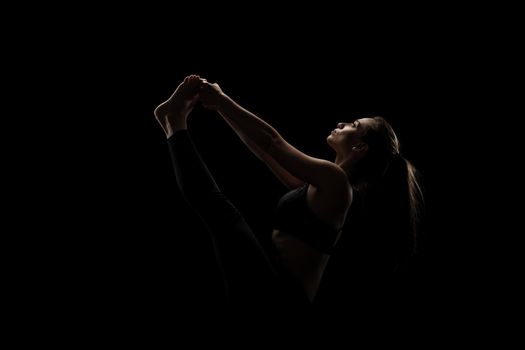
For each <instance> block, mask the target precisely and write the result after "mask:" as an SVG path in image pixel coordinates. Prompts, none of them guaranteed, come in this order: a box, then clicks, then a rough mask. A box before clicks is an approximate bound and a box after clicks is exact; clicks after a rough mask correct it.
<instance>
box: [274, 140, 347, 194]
mask: <svg viewBox="0 0 525 350" xmlns="http://www.w3.org/2000/svg"><path fill="white" fill-rule="evenodd" d="M268 154H269V155H270V156H271V157H272V158H273V159H275V161H276V162H277V163H279V165H281V166H282V167H283V168H284V169H286V170H287V171H289V172H290V173H291V174H292V175H294V176H295V177H297V178H299V179H300V180H302V181H304V182H307V183H309V184H311V185H313V186H314V187H317V188H321V189H322V188H327V189H330V188H333V189H336V188H341V187H340V186H343V185H344V186H348V180H347V175H346V173H345V172H344V171H343V169H341V168H340V167H339V166H338V165H336V164H335V163H333V162H330V161H327V160H324V159H319V158H315V157H311V156H309V155H306V154H304V153H303V152H301V151H299V150H298V149H297V148H295V147H293V146H292V145H290V144H289V143H288V142H286V140H284V139H283V138H282V137H280V136H279V137H277V138H275V139H274V140H272V142H271V144H270V146H269V149H268Z"/></svg>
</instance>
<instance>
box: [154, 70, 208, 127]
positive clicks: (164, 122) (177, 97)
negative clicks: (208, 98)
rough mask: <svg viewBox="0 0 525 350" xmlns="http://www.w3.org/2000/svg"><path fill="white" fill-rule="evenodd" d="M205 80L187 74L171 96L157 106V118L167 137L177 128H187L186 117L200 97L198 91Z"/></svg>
mask: <svg viewBox="0 0 525 350" xmlns="http://www.w3.org/2000/svg"><path fill="white" fill-rule="evenodd" d="M203 81H204V80H203V79H201V78H200V77H199V76H198V75H190V76H187V77H186V78H184V81H183V82H182V83H180V85H179V86H178V87H177V89H175V92H174V93H173V94H172V95H171V97H170V98H169V99H168V100H166V101H165V102H163V103H161V104H160V105H159V106H158V107H157V108H155V112H154V113H155V118H157V121H158V122H159V124H160V126H161V127H162V129H163V130H164V132H165V133H166V136H167V137H170V136H171V135H172V134H173V132H174V131H175V130H177V129H185V128H186V118H187V117H188V115H189V114H190V112H191V111H192V110H193V107H194V106H195V103H197V100H198V99H199V95H198V93H199V89H200V86H201V84H202V83H203Z"/></svg>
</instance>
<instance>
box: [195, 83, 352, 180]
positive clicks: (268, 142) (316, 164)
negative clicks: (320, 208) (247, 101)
mask: <svg viewBox="0 0 525 350" xmlns="http://www.w3.org/2000/svg"><path fill="white" fill-rule="evenodd" d="M200 99H201V101H202V103H203V104H204V106H205V107H207V108H210V109H215V110H217V111H218V112H219V113H220V114H221V115H222V116H223V117H224V119H225V120H226V121H227V122H228V123H229V124H230V125H231V126H232V128H233V129H234V130H235V132H236V133H237V134H238V135H239V137H240V138H241V140H242V141H243V142H244V143H245V144H246V145H247V146H248V147H249V148H250V149H251V150H252V152H254V153H255V154H256V155H257V156H258V157H259V158H260V159H261V160H263V161H264V162H265V163H266V164H267V165H268V167H270V169H271V170H272V171H273V172H274V174H276V175H277V177H278V178H279V179H281V181H283V183H285V185H287V186H288V187H290V188H293V187H297V186H300V185H301V184H303V183H304V182H308V183H309V184H311V185H313V186H314V187H317V188H320V189H330V190H336V189H341V188H342V187H341V186H343V185H344V186H347V182H346V181H347V180H346V179H347V177H346V174H345V173H344V171H343V170H342V169H341V168H339V167H338V166H337V165H336V164H334V163H332V162H329V161H326V160H322V159H318V158H314V157H310V156H308V155H306V154H304V153H302V152H301V151H299V150H297V149H296V148H295V147H293V146H292V145H290V144H289V143H288V142H286V141H285V140H284V139H283V137H282V136H281V135H280V134H279V133H278V132H277V131H276V130H275V129H274V128H273V127H272V126H271V125H269V124H268V123H266V122H265V121H264V120H262V119H261V118H259V117H257V116H256V115H254V114H253V113H251V112H249V111H248V110H246V109H244V108H243V107H241V106H240V105H238V104H237V103H236V102H235V101H233V100H232V99H231V98H230V97H229V96H227V95H226V94H224V93H223V92H222V90H221V89H220V87H219V86H218V85H217V84H209V83H204V84H203V85H202V87H201V91H200Z"/></svg>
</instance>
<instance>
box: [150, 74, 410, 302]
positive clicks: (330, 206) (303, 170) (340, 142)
mask: <svg viewBox="0 0 525 350" xmlns="http://www.w3.org/2000/svg"><path fill="white" fill-rule="evenodd" d="M199 99H200V101H201V102H202V104H203V105H204V107H206V108H209V109H214V110H216V111H218V112H219V113H220V115H221V116H222V117H223V118H224V119H225V121H226V122H227V123H228V124H229V125H230V126H231V127H232V128H233V130H234V131H235V132H236V133H237V134H238V136H239V137H240V138H241V140H242V141H243V142H244V143H245V144H246V145H247V146H248V147H249V148H250V150H251V151H252V152H253V153H254V154H255V155H256V156H257V157H259V159H261V160H262V161H263V162H265V163H266V165H267V166H268V167H269V168H270V170H271V171H272V172H273V173H274V174H275V175H276V176H277V177H278V178H279V179H280V180H281V181H282V182H283V183H284V184H285V185H286V186H287V187H288V188H289V189H290V190H291V191H290V192H289V193H287V194H286V195H285V196H284V197H283V198H282V199H281V201H280V202H279V205H278V210H277V215H276V221H275V230H274V231H273V233H272V238H273V240H272V241H273V244H274V247H275V251H276V253H275V256H273V257H272V258H273V259H272V258H270V256H268V255H267V254H266V253H265V252H264V250H263V249H262V248H261V246H260V245H259V243H258V242H257V240H256V238H255V236H254V235H253V233H252V231H251V230H250V228H249V227H248V225H247V224H246V222H245V221H244V219H243V218H242V216H241V215H240V214H239V212H238V211H237V210H236V209H235V207H234V206H233V205H232V204H231V203H230V202H229V201H228V199H227V198H226V197H225V196H224V195H223V194H222V193H221V192H220V190H219V188H218V187H217V185H216V184H215V182H214V180H213V178H212V176H211V174H210V173H209V171H208V170H207V168H206V166H205V165H204V163H203V162H202V160H201V159H200V157H199V155H198V153H197V151H196V149H195V147H194V145H193V144H192V142H191V139H190V137H189V135H188V133H187V125H186V118H187V116H188V115H189V113H190V112H191V110H192V108H193V106H194V105H195V103H196V102H197V101H198V100H199ZM155 116H156V118H157V120H158V121H159V123H160V125H161V126H162V128H163V130H164V131H165V133H166V136H167V139H168V145H169V147H170V151H171V154H172V160H173V163H174V167H175V172H176V176H177V181H178V185H179V188H180V190H181V192H182V194H183V196H184V197H185V199H186V200H187V202H188V203H189V204H190V205H191V206H192V207H193V208H194V210H195V211H196V212H197V213H198V214H199V215H200V216H201V218H202V219H203V221H204V222H205V223H206V225H207V226H208V228H209V231H210V232H211V233H212V236H213V239H214V241H215V243H216V247H217V249H218V252H219V255H220V258H221V262H222V264H223V268H224V274H225V275H226V276H225V277H226V279H227V283H226V284H225V288H226V292H227V293H228V295H229V297H230V298H231V299H232V300H244V301H254V298H255V299H256V300H257V302H261V301H263V300H267V301H272V300H273V301H275V300H286V302H290V301H291V300H293V301H298V302H299V303H305V304H307V303H309V302H311V301H313V300H314V298H315V296H316V293H317V290H318V288H319V285H320V282H321V277H322V275H323V273H324V271H325V268H326V266H327V264H328V260H329V258H330V254H331V253H332V251H333V249H334V247H335V244H336V242H337V241H338V239H339V237H340V235H341V232H342V228H343V224H344V223H345V221H346V219H347V215H348V213H349V209H350V207H351V206H352V207H354V206H353V205H352V202H353V200H354V197H355V196H356V193H357V192H356V190H357V191H360V192H362V193H365V192H367V191H370V190H371V188H373V187H374V186H373V184H374V183H376V182H377V183H380V182H381V177H382V176H383V175H384V173H385V172H386V169H387V168H388V165H389V163H390V162H391V159H393V157H394V156H396V155H398V154H399V153H398V151H399V149H398V146H399V145H398V144H397V139H396V138H395V134H394V133H393V131H392V129H391V127H390V125H389V124H388V123H387V122H386V121H384V120H383V119H381V118H362V119H358V120H356V121H354V122H352V123H339V124H338V125H337V128H336V129H334V130H333V131H332V132H331V134H330V135H329V136H328V138H327V141H328V144H329V145H330V146H331V147H332V148H333V149H334V150H335V151H336V159H335V162H330V161H327V160H323V159H318V158H314V157H310V156H308V155H306V154H304V153H302V152H300V151H299V150H297V149H296V148H294V147H293V146H292V145H290V144H289V143H288V142H286V140H284V138H283V137H282V136H281V135H280V134H279V133H278V132H277V131H276V130H275V129H274V128H273V127H271V126H270V125H269V124H268V123H266V122H265V121H263V120H262V119H260V118H258V117H257V116H255V115H254V114H252V113H250V112H249V111H247V110H245V109H244V108H242V107H241V106H239V105H238V104H237V103H236V102H235V101H233V100H232V99H231V98H230V97H228V96H227V95H226V94H224V93H223V92H222V90H221V89H220V87H219V86H218V85H217V84H210V83H208V82H206V80H204V79H201V78H200V77H198V76H195V75H192V76H189V77H186V78H185V79H184V81H183V82H182V83H181V85H179V87H178V88H177V89H176V91H175V92H174V94H173V95H172V96H171V97H170V98H169V99H168V100H167V101H165V102H164V103H162V104H161V105H159V106H158V107H157V108H156V110H155ZM392 136H393V137H394V138H393V139H391V138H392ZM393 142H394V143H393ZM397 159H398V161H399V160H400V159H401V158H400V157H398V158H397ZM404 164H405V165H408V163H406V162H405V163H404ZM272 260H273V261H272Z"/></svg>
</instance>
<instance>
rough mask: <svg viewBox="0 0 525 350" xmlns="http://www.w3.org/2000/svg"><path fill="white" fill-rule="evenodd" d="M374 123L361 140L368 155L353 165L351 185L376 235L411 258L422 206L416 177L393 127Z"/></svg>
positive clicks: (379, 119) (377, 120)
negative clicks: (379, 235) (401, 149)
mask: <svg viewBox="0 0 525 350" xmlns="http://www.w3.org/2000/svg"><path fill="white" fill-rule="evenodd" d="M373 119H374V121H375V123H373V125H372V126H371V127H370V129H368V131H367V133H366V134H365V135H364V137H363V142H365V143H366V144H367V145H368V152H367V155H366V156H365V157H364V158H363V159H361V160H360V161H359V163H358V164H357V165H356V167H355V170H354V171H353V173H352V175H351V177H350V181H351V182H352V184H353V186H354V188H355V190H357V192H358V193H359V196H360V197H361V200H362V205H363V207H364V212H365V213H366V215H368V216H369V219H370V221H372V222H373V225H375V227H376V228H375V232H383V233H384V235H385V237H386V238H387V239H388V242H389V243H388V245H389V247H392V245H394V246H395V248H396V249H395V250H396V251H397V253H398V254H401V255H407V254H413V253H414V252H415V249H416V242H417V232H418V226H419V225H418V224H419V221H420V214H421V208H422V206H423V193H422V188H421V186H420V181H419V175H418V172H417V170H416V168H415V167H414V166H413V165H412V163H410V162H409V161H408V160H407V159H405V158H404V157H403V156H402V155H401V153H400V143H399V140H398V138H397V136H396V133H395V132H394V129H393V128H392V126H391V125H390V124H389V123H388V122H387V121H386V120H385V119H383V118H381V117H374V118H373Z"/></svg>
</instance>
